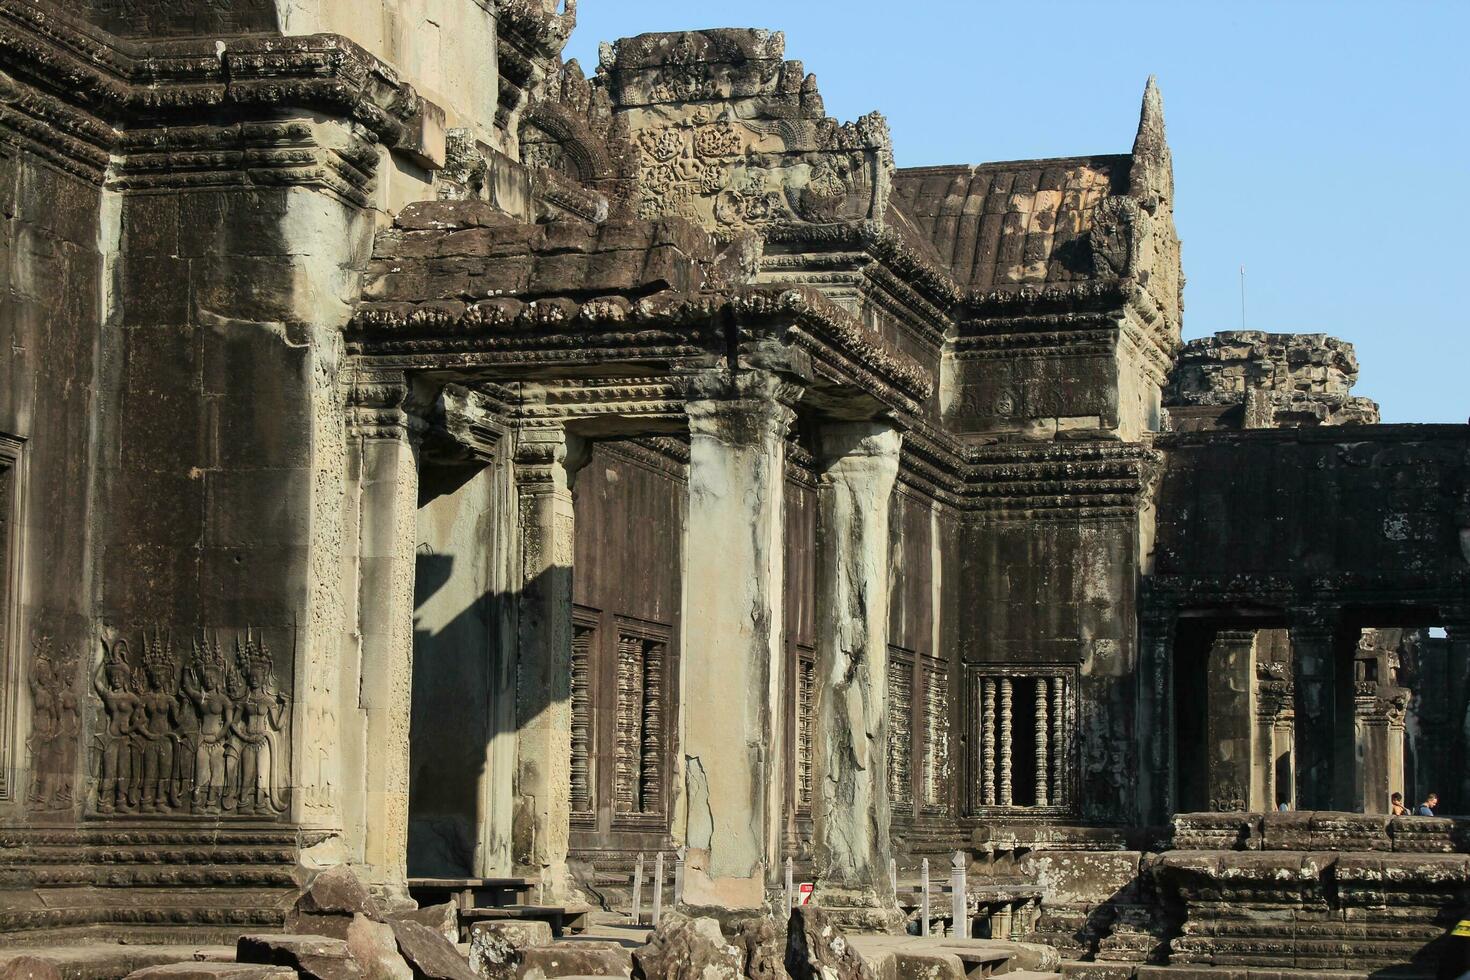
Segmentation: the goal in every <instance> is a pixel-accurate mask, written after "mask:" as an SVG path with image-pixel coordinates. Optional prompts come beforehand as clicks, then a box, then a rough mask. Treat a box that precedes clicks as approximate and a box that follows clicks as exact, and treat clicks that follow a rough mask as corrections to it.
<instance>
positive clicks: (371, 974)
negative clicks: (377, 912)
mask: <svg viewBox="0 0 1470 980" xmlns="http://www.w3.org/2000/svg"><path fill="white" fill-rule="evenodd" d="M347 949H348V951H349V952H350V953H351V954H352V958H353V959H354V960H356V961H357V967H358V969H360V970H361V971H362V975H363V977H364V978H365V980H413V969H412V968H411V967H410V966H409V965H408V963H407V962H406V961H405V960H404V959H403V956H402V954H400V953H399V952H398V939H397V937H396V936H395V935H394V934H393V927H392V926H391V925H389V924H388V923H386V922H374V921H373V920H372V919H369V918H368V917H367V916H365V915H354V916H353V917H352V924H351V925H350V926H349V927H348V929H347Z"/></svg>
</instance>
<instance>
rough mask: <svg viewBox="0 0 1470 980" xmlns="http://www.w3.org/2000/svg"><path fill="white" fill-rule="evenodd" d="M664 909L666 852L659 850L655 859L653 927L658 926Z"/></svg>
mask: <svg viewBox="0 0 1470 980" xmlns="http://www.w3.org/2000/svg"><path fill="white" fill-rule="evenodd" d="M663 910H664V852H663V851H659V852H658V855H657V856H656V857H655V858H654V859H653V927H654V928H655V929H657V928H658V920H659V916H660V915H662V914H663Z"/></svg>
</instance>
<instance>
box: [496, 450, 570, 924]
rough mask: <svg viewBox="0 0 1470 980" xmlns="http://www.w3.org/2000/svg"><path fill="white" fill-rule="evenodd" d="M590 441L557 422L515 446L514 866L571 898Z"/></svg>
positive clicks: (549, 893) (549, 891) (547, 891)
mask: <svg viewBox="0 0 1470 980" xmlns="http://www.w3.org/2000/svg"><path fill="white" fill-rule="evenodd" d="M586 458H587V452H586V445H585V443H584V442H583V441H582V440H580V439H578V438H577V437H575V436H570V435H568V434H567V432H566V430H565V429H564V428H563V427H561V426H559V425H551V426H546V427H539V428H526V429H522V430H521V431H520V433H519V434H518V438H517V442H516V449H515V479H516V492H517V496H518V499H519V510H520V536H521V595H520V602H519V604H518V640H519V643H518V657H519V661H518V662H519V669H518V671H517V681H516V714H517V728H518V731H517V740H516V789H515V793H516V800H515V820H514V824H515V832H514V838H515V839H514V841H513V842H512V849H513V852H514V860H515V864H516V871H517V873H518V874H520V875H524V876H526V877H529V878H534V879H536V880H537V881H539V882H540V883H541V886H542V888H543V889H544V892H543V894H544V896H545V897H546V898H547V899H548V900H556V899H560V898H563V897H567V894H568V888H569V885H568V881H567V844H568V839H569V835H570V829H569V824H570V820H571V760H572V701H571V697H572V692H571V681H572V558H573V554H574V552H575V545H576V537H575V535H576V515H575V510H574V506H573V500H572V480H573V477H574V476H575V474H576V471H577V470H578V469H579V468H580V467H581V465H582V464H583V463H585V462H586Z"/></svg>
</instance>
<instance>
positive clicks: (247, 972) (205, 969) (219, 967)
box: [0, 963, 297, 980]
mask: <svg viewBox="0 0 1470 980" xmlns="http://www.w3.org/2000/svg"><path fill="white" fill-rule="evenodd" d="M57 976H58V977H59V976H60V974H57ZM0 977H4V978H5V980H22V978H21V977H15V978H11V977H10V976H9V975H8V974H6V973H5V972H4V971H3V970H0ZM37 980H40V978H37ZM126 980H297V974H296V971H295V970H294V969H292V968H291V967H289V966H272V965H269V964H265V963H169V964H166V965H163V966H148V967H144V968H143V969H141V970H134V971H133V972H132V973H130V974H128V976H127V978H126Z"/></svg>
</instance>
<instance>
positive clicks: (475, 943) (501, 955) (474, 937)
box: [470, 923, 521, 980]
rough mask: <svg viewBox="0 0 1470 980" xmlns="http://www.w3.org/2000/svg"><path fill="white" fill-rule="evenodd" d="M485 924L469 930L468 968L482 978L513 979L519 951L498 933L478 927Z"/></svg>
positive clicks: (519, 955)
mask: <svg viewBox="0 0 1470 980" xmlns="http://www.w3.org/2000/svg"><path fill="white" fill-rule="evenodd" d="M485 924H486V923H476V924H475V927H474V928H472V929H471V930H470V969H471V970H474V971H475V974H476V975H477V976H479V977H482V978H484V980H515V976H516V971H517V970H518V969H519V968H520V965H521V951H520V950H519V949H517V948H516V947H515V945H514V944H512V943H511V941H510V940H509V939H507V938H506V937H505V936H503V935H501V934H500V933H498V932H495V931H492V930H489V929H480V928H479V926H481V925H485Z"/></svg>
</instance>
